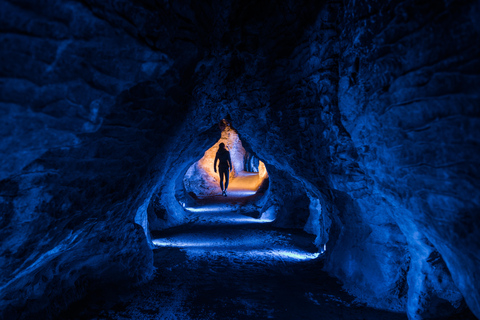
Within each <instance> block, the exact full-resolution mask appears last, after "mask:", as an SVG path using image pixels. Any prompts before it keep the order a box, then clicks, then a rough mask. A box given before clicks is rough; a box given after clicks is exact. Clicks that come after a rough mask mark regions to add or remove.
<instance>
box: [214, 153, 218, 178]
mask: <svg viewBox="0 0 480 320" xmlns="http://www.w3.org/2000/svg"><path fill="white" fill-rule="evenodd" d="M217 160H218V152H217V155H216V156H215V160H214V161H213V171H215V173H217Z"/></svg>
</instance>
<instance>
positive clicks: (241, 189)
mask: <svg viewBox="0 0 480 320" xmlns="http://www.w3.org/2000/svg"><path fill="white" fill-rule="evenodd" d="M220 129H221V137H220V139H219V140H218V141H217V142H216V143H215V144H214V145H213V146H212V147H210V148H209V149H208V150H206V151H205V153H204V155H203V157H202V158H201V159H199V160H198V161H197V162H195V163H194V164H192V165H191V166H190V167H189V169H188V170H187V171H186V173H185V175H184V177H183V187H184V192H185V195H186V197H187V198H188V200H189V201H187V202H188V203H187V204H184V203H181V204H182V205H183V206H184V208H185V209H186V210H187V211H199V210H202V211H205V210H208V208H211V209H212V210H213V209H214V210H215V211H241V212H244V213H247V212H249V213H254V212H255V213H254V215H255V214H258V210H259V209H260V207H261V205H262V203H263V199H264V198H265V195H266V194H267V193H268V186H269V176H268V172H267V169H266V166H265V164H264V163H263V162H262V161H261V160H260V159H258V158H257V157H256V156H255V155H254V154H252V153H251V152H248V151H247V150H245V148H244V146H243V145H242V141H241V140H240V137H239V135H238V133H237V131H236V130H235V129H234V128H233V127H232V125H231V124H230V123H229V122H228V121H227V120H225V119H224V120H222V121H221V122H220ZM222 143H223V144H224V145H225V148H226V150H228V151H229V153H230V158H231V165H232V170H231V171H230V173H229V179H228V180H229V183H228V188H227V189H226V191H227V193H226V195H223V194H222V189H221V187H220V175H219V170H216V171H215V168H214V162H215V157H216V154H217V151H218V150H219V146H220V144H222ZM217 164H218V163H217ZM217 168H218V167H217Z"/></svg>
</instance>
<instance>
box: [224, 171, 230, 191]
mask: <svg viewBox="0 0 480 320" xmlns="http://www.w3.org/2000/svg"><path fill="white" fill-rule="evenodd" d="M229 179H230V172H228V168H227V169H226V170H225V192H226V191H227V188H228V180H229Z"/></svg>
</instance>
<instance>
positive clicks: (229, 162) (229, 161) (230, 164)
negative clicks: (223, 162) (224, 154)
mask: <svg viewBox="0 0 480 320" xmlns="http://www.w3.org/2000/svg"><path fill="white" fill-rule="evenodd" d="M227 161H228V167H229V168H230V171H232V169H233V166H232V159H231V158H230V152H228V160H227Z"/></svg>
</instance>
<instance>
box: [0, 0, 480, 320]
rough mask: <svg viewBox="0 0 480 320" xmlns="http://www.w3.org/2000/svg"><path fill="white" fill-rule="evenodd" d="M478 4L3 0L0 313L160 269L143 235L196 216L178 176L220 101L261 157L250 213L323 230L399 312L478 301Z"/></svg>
mask: <svg viewBox="0 0 480 320" xmlns="http://www.w3.org/2000/svg"><path fill="white" fill-rule="evenodd" d="M479 16H480V4H479V2H478V1H475V0H459V1H434V0H427V1H415V0H388V1H380V0H366V1H354V0H351V1H350V0H349V1H336V0H325V1H308V0H300V1H297V0H295V1H294V0H287V1H280V2H279V1H275V0H267V1H262V2H261V3H258V2H256V1H247V2H245V1H236V0H227V1H223V0H222V1H188V0H185V1H183V0H182V1H130V0H117V1H96V0H82V1H67V0H45V1H42V2H41V3H39V2H38V1H33V0H18V1H17V0H0V60H1V61H2V63H1V64H0V127H1V129H0V212H1V215H0V317H2V318H5V319H29V318H30V319H39V318H49V317H54V316H55V315H58V313H59V312H60V311H61V310H64V309H65V308H67V307H68V306H69V305H70V304H71V303H73V302H74V301H77V300H79V299H81V298H82V297H84V296H85V294H86V293H87V292H91V290H93V289H94V288H95V287H98V286H108V285H111V284H112V283H117V282H122V283H126V284H131V285H135V284H139V283H144V282H145V281H148V280H149V279H151V278H152V277H153V272H154V256H155V257H156V262H155V265H161V261H162V260H167V258H166V257H165V258H162V254H161V252H162V249H156V251H155V254H154V253H153V252H152V248H153V247H154V245H153V241H152V240H153V238H154V237H152V233H155V232H159V231H165V232H166V230H168V229H170V228H174V227H179V226H182V225H183V224H185V223H187V222H189V221H191V212H188V211H186V210H185V208H184V207H183V206H182V203H187V200H188V193H185V190H184V184H183V178H184V177H185V173H186V172H187V170H188V168H190V167H191V166H192V164H194V163H195V162H197V161H198V160H199V159H201V157H202V156H203V154H204V153H205V151H206V150H207V149H208V148H210V147H211V146H212V145H214V144H215V143H216V142H217V141H218V140H219V139H220V138H221V132H220V130H219V125H218V124H219V122H220V121H221V120H222V119H227V120H228V121H229V122H230V123H231V124H232V128H234V129H235V131H236V133H237V134H238V136H239V138H240V139H241V141H242V145H243V147H244V149H245V151H246V152H248V154H250V155H252V156H254V157H255V158H256V159H259V160H261V161H262V162H263V163H265V166H266V169H267V171H268V175H269V187H268V193H266V196H265V198H264V202H261V203H259V204H258V206H256V207H255V210H258V213H257V212H256V213H255V216H259V217H261V219H262V218H264V219H267V218H268V219H273V218H275V221H274V222H273V223H274V225H275V227H278V228H287V229H289V228H293V229H296V230H297V231H298V230H302V229H304V230H305V232H307V233H308V234H310V235H311V236H312V237H313V239H312V242H313V243H314V245H315V246H316V248H317V249H318V250H323V248H325V247H326V248H327V251H326V252H325V253H324V258H323V263H322V264H318V265H315V268H317V272H318V274H319V275H320V274H321V275H324V273H323V272H327V273H328V274H329V275H330V276H332V277H335V278H336V279H338V281H339V282H340V284H341V287H342V289H343V290H346V292H348V294H349V295H351V296H352V297H354V299H355V301H358V302H359V303H363V304H365V305H366V306H368V307H371V308H377V309H381V310H385V311H395V312H401V313H406V314H407V316H408V317H409V318H410V319H414V320H418V319H438V318H442V317H450V316H452V317H455V315H456V314H459V313H462V312H464V310H466V308H469V309H470V310H471V311H472V312H473V313H474V314H475V315H476V316H477V317H480V287H479V283H480V280H479V275H480V272H479V266H480V261H479V258H478V257H479V255H478V254H479V252H480V244H479V241H478V239H479V235H480V226H479V221H480V219H479V212H480V209H479V208H480V184H479V181H480V176H479V174H480V173H479V169H478V168H480V166H479V163H478V162H479V159H480V157H479V154H480V150H479V141H480V135H479V134H480V130H479V128H480V126H479V123H478V122H479V120H478V119H479V108H478V106H479V105H480V102H479V101H480V100H479V94H478V87H479V81H480V76H479V70H480V69H479V66H480V61H479V58H478V57H480V47H479V46H478V45H477V44H478V43H480V29H479ZM262 201H263V200H262ZM253 215H254V214H252V216H253ZM285 245H287V244H285ZM163 251H165V253H167V251H168V252H170V253H172V250H171V249H165V248H163ZM202 259H203V258H202ZM202 261H204V262H205V263H207V264H208V263H216V262H215V260H212V261H210V260H202ZM202 263H203V262H202ZM242 263H243V262H242ZM187 267H188V266H185V268H187ZM279 268H280V267H279ZM258 272H260V273H259V274H261V273H262V271H258ZM155 279H156V280H155V281H157V283H158V282H161V281H162V280H161V278H158V275H157V277H156V278H155ZM225 279H228V278H225ZM292 279H293V278H292ZM185 280H190V279H185ZM165 281H167V280H165ZM168 281H170V280H168ZM292 281H293V280H292ZM167 287H168V286H167V285H166V286H165V287H164V288H167ZM165 290H167V289H165ZM312 290H313V289H312ZM297 293H298V294H299V296H298V299H300V300H294V301H304V300H302V299H307V298H305V297H304V295H303V294H304V292H297ZM312 293H313V291H312ZM164 295H168V294H166V293H165V294H164ZM300 296H301V298H300ZM294 298H295V299H297V295H294ZM317 298H318V297H317V296H314V298H313V299H314V300H316V301H320V300H319V299H317ZM160 300H161V299H160ZM307 300H308V299H307ZM342 301H344V300H342ZM299 303H300V304H301V302H299ZM236 306H239V305H238V304H237V305H236ZM242 310H245V309H242ZM349 310H350V309H349ZM465 312H466V311H465ZM318 313H319V314H321V311H319V312H318ZM389 315H390V313H389Z"/></svg>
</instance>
